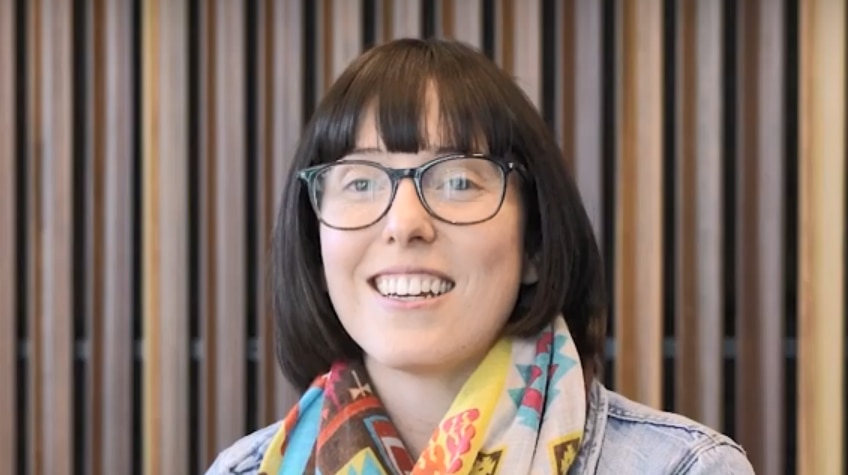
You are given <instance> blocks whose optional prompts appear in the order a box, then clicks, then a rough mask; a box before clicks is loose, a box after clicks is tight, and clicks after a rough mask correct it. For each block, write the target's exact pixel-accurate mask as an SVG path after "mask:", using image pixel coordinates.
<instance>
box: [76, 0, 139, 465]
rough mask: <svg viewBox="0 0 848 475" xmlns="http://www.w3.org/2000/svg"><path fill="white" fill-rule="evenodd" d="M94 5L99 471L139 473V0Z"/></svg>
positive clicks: (94, 460) (94, 428) (93, 289)
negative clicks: (135, 383)
mask: <svg viewBox="0 0 848 475" xmlns="http://www.w3.org/2000/svg"><path fill="white" fill-rule="evenodd" d="M91 8H92V14H93V15H92V21H91V25H92V32H93V56H92V64H91V68H90V69H89V73H88V75H87V77H88V78H89V81H90V84H91V89H90V91H91V95H90V97H91V101H90V105H89V111H90V114H91V115H90V120H91V122H90V123H91V128H90V140H91V147H90V148H89V150H90V154H91V155H90V158H89V160H90V165H89V176H90V183H91V186H92V187H93V193H92V195H91V196H90V198H89V201H88V203H89V206H91V207H92V214H93V217H94V220H93V223H92V229H91V232H90V233H87V234H86V235H87V236H88V237H89V244H88V246H87V248H88V249H89V250H90V252H91V255H92V256H93V257H92V259H91V260H90V261H89V262H88V264H87V265H88V266H89V268H88V270H89V271H90V273H89V275H90V276H91V281H90V284H89V285H87V286H86V287H87V289H89V293H90V298H91V299H92V311H91V322H90V327H91V341H92V355H91V356H92V357H91V361H92V363H91V368H92V377H91V386H90V387H91V392H90V406H89V407H90V410H91V414H92V417H91V419H90V423H91V426H90V427H91V430H90V431H88V435H89V443H88V444H87V454H88V456H89V457H91V465H90V469H91V473H94V474H97V475H100V474H107V473H131V471H132V467H133V460H132V443H133V440H132V437H133V434H132V410H133V408H132V398H133V387H132V356H133V352H132V350H131V349H132V348H133V341H132V312H133V296H132V279H133V275H134V269H133V268H132V254H133V248H132V242H133V241H132V234H133V222H132V217H133V212H132V199H133V179H132V173H133V166H132V163H133V153H134V152H133V129H134V126H135V124H134V123H133V104H132V91H133V78H134V77H135V72H134V71H133V67H132V22H133V18H132V14H133V9H132V2H131V1H130V0H96V1H95V2H94V3H93V5H91Z"/></svg>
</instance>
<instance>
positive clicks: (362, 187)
mask: <svg viewBox="0 0 848 475" xmlns="http://www.w3.org/2000/svg"><path fill="white" fill-rule="evenodd" d="M372 185H373V182H372V181H371V180H366V179H364V178H360V179H356V180H351V181H350V183H348V184H347V186H346V187H345V188H346V189H348V190H351V191H368V190H370V189H371V188H372Z"/></svg>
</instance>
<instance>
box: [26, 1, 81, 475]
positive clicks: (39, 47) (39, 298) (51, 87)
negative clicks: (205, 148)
mask: <svg viewBox="0 0 848 475" xmlns="http://www.w3.org/2000/svg"><path fill="white" fill-rule="evenodd" d="M70 7H71V5H70V3H69V2H63V1H58V0H35V1H31V2H27V3H26V8H27V28H28V38H27V42H28V49H27V86H28V97H27V119H26V120H27V127H28V129H27V132H28V133H27V136H26V138H25V140H26V142H27V157H26V162H27V193H28V197H27V200H28V204H29V210H28V211H29V212H28V215H27V233H26V241H27V243H28V246H29V247H28V249H29V252H28V256H27V261H28V262H27V272H28V281H27V298H28V302H27V304H28V305H27V324H28V336H29V352H30V354H29V356H30V358H29V362H28V365H27V366H28V374H27V378H28V382H29V387H28V388H27V392H28V396H29V397H28V402H29V404H30V405H29V411H28V414H27V415H28V425H29V440H28V443H29V446H28V447H29V451H28V461H27V462H28V463H27V465H28V466H29V468H30V470H31V471H32V473H36V474H41V473H51V474H70V473H71V470H72V468H73V461H74V458H73V440H74V438H73V435H72V434H73V417H72V415H73V383H74V380H73V364H72V361H73V349H72V347H73V316H72V313H71V309H72V308H73V302H74V296H73V295H72V293H73V283H72V255H71V251H72V236H73V227H74V224H73V223H72V213H73V210H72V204H73V202H74V192H75V189H74V186H73V185H74V184H73V183H72V173H73V165H72V160H73V157H72V151H73V146H74V143H73V125H72V119H73V117H72V89H71V83H70V81H68V80H67V78H70V77H71V74H72V54H73V51H72V48H71V45H72V29H73V22H72V20H73V15H72V12H71V8H70Z"/></svg>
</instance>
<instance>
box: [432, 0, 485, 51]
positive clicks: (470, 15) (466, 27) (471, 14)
mask: <svg viewBox="0 0 848 475" xmlns="http://www.w3.org/2000/svg"><path fill="white" fill-rule="evenodd" d="M441 8H442V31H443V35H444V36H445V37H447V38H452V39H456V40H458V41H462V42H463V43H466V44H469V45H471V46H473V47H475V48H478V49H479V48H480V47H481V46H482V43H483V5H482V1H481V0H442V5H441Z"/></svg>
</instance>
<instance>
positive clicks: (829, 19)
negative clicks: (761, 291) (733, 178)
mask: <svg viewBox="0 0 848 475" xmlns="http://www.w3.org/2000/svg"><path fill="white" fill-rule="evenodd" d="M845 13H846V12H845V2H844V1H821V0H814V1H807V2H803V3H802V4H801V88H800V92H801V104H800V106H801V109H800V118H801V124H802V125H801V142H800V145H801V147H800V164H799V175H800V181H799V201H800V203H799V226H798V231H799V233H800V248H799V258H800V269H799V270H800V272H799V273H800V275H799V283H798V284H799V289H798V290H799V297H800V305H799V313H800V315H799V316H800V321H799V326H798V346H799V365H798V398H799V401H798V409H799V412H798V414H799V416H798V435H797V439H796V440H797V442H798V473H800V474H813V473H845V468H846V463H845V452H844V448H845V427H844V424H845V417H844V415H845V404H846V399H845V386H844V381H845V373H844V371H845V369H844V366H843V365H842V364H839V363H838V361H840V360H842V361H844V355H845V293H844V292H845V145H846V144H845V130H846V129H845V125H846V121H845V84H846V82H845V80H846V75H845V38H846V37H845V33H846V27H845Z"/></svg>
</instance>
